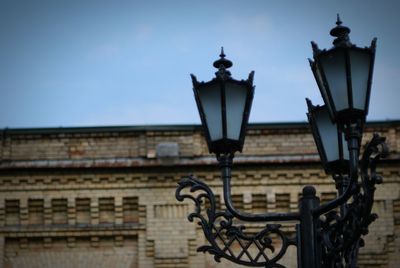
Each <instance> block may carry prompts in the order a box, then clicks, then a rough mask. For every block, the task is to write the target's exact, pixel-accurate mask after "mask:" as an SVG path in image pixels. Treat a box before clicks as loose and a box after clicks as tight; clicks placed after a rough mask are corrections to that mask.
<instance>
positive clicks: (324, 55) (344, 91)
mask: <svg viewBox="0 0 400 268" xmlns="http://www.w3.org/2000/svg"><path fill="white" fill-rule="evenodd" d="M336 24H337V26H336V27H335V28H333V29H332V30H331V31H330V34H331V35H332V36H334V37H336V39H335V40H334V41H333V45H334V47H333V48H331V49H329V50H319V49H318V47H317V45H316V44H315V43H314V42H312V47H313V52H314V53H313V54H314V55H313V57H314V61H312V60H310V65H311V69H312V71H313V73H314V77H315V80H316V81H317V84H318V87H319V89H320V91H321V95H322V98H323V99H324V102H325V104H326V105H327V107H328V110H329V114H330V116H331V118H332V120H333V121H335V122H337V123H339V124H350V123H355V122H360V121H361V122H364V121H365V117H366V115H367V114H368V106H369V97H370V92H371V82H372V72H373V66H374V59H375V47H376V38H374V39H373V41H372V43H371V46H370V47H366V48H359V47H357V46H355V45H353V44H352V43H351V42H350V39H349V36H348V34H349V33H350V29H349V28H348V27H346V26H342V22H341V21H340V18H339V15H338V17H337V22H336Z"/></svg>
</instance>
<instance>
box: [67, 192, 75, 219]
mask: <svg viewBox="0 0 400 268" xmlns="http://www.w3.org/2000/svg"><path fill="white" fill-rule="evenodd" d="M67 211H68V216H67V217H68V225H75V224H76V206H75V198H68V207H67Z"/></svg>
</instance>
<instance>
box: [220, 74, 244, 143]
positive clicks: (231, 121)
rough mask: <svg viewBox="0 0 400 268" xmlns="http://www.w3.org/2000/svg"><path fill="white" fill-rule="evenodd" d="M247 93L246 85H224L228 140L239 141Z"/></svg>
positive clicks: (228, 83) (230, 82)
mask: <svg viewBox="0 0 400 268" xmlns="http://www.w3.org/2000/svg"><path fill="white" fill-rule="evenodd" d="M247 91H248V87H247V86H246V85H239V84H237V83H234V82H232V81H227V82H226V84H225V99H226V124H227V126H226V129H227V138H228V139H232V140H239V139H240V131H241V129H242V124H243V113H244V108H245V106H246V98H247Z"/></svg>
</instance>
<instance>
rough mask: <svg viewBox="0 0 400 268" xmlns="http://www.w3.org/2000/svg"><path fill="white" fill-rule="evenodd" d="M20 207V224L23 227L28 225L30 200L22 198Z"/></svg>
mask: <svg viewBox="0 0 400 268" xmlns="http://www.w3.org/2000/svg"><path fill="white" fill-rule="evenodd" d="M19 206H20V207H19V222H20V223H21V225H28V199H27V198H21V199H20V202H19Z"/></svg>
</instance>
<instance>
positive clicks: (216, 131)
mask: <svg viewBox="0 0 400 268" xmlns="http://www.w3.org/2000/svg"><path fill="white" fill-rule="evenodd" d="M198 96H199V99H200V102H201V105H202V107H203V111H204V116H205V121H206V124H207V128H208V131H209V133H210V138H211V141H216V140H220V139H222V138H223V136H222V135H223V134H222V113H221V87H220V84H218V83H217V84H211V85H205V86H203V87H200V88H199V89H198Z"/></svg>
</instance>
